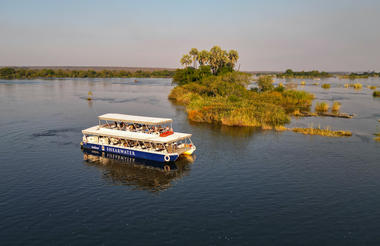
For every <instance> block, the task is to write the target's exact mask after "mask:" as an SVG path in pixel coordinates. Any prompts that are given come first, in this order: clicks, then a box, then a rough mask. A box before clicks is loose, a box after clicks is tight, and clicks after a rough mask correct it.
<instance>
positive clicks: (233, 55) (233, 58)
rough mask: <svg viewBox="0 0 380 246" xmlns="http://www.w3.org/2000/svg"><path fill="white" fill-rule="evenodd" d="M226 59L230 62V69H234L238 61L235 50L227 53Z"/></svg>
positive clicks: (237, 54)
mask: <svg viewBox="0 0 380 246" xmlns="http://www.w3.org/2000/svg"><path fill="white" fill-rule="evenodd" d="M228 58H229V60H230V63H231V66H232V68H234V67H235V64H236V62H237V60H238V59H239V53H238V52H237V51H236V50H230V51H229V52H228Z"/></svg>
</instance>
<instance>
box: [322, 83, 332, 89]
mask: <svg viewBox="0 0 380 246" xmlns="http://www.w3.org/2000/svg"><path fill="white" fill-rule="evenodd" d="M321 87H322V88H323V89H330V87H331V85H330V84H322V86H321Z"/></svg>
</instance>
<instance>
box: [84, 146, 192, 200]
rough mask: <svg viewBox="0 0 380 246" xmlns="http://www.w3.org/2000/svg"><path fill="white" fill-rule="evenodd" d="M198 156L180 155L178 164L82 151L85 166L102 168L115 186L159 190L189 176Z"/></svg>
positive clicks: (107, 179)
mask: <svg viewBox="0 0 380 246" xmlns="http://www.w3.org/2000/svg"><path fill="white" fill-rule="evenodd" d="M194 158H195V157H191V156H189V157H181V158H180V159H178V160H177V161H176V162H175V163H170V164H166V163H158V162H151V161H147V160H140V159H135V158H132V157H126V156H120V155H116V154H112V153H104V152H99V151H94V150H83V159H84V163H85V165H88V166H94V167H97V168H99V169H100V170H101V171H102V173H103V178H104V179H105V180H106V181H107V182H110V183H112V184H114V185H128V186H133V187H134V188H135V189H137V190H147V191H150V192H158V191H162V190H166V189H168V188H169V187H171V185H172V182H173V181H175V180H177V179H180V178H182V177H184V176H185V175H188V174H189V172H190V164H191V163H192V162H193V161H194Z"/></svg>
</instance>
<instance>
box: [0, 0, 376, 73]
mask: <svg viewBox="0 0 380 246" xmlns="http://www.w3.org/2000/svg"><path fill="white" fill-rule="evenodd" d="M379 12H380V1H379V0H361V1H358V0H329V1H327V0H287V1H285V0H266V1H264V0H262V1H256V0H250V1H248V0H228V1H224V0H215V1H214V0H194V1H192V0H187V1H184V0H143V1H136V0H135V1H128V0H107V1H105V0H104V1H98V0H65V1H63V0H62V1H55V0H46V1H41V0H34V1H30V0H24V1H22V0H9V1H8V0H0V66H127V67H166V68H175V67H180V64H179V60H180V58H181V56H182V55H183V54H185V53H187V52H188V51H189V50H190V48H193V47H195V48H198V49H199V50H202V49H210V48H211V47H212V46H214V45H219V46H221V47H222V48H223V49H227V50H229V49H236V50H237V51H238V52H239V55H240V59H239V64H240V70H244V71H283V70H285V69H287V68H291V69H293V70H312V69H317V70H324V71H368V70H376V71H380V59H379V57H380V31H379V30H380V27H379V25H380V14H379Z"/></svg>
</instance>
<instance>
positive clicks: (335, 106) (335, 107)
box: [331, 102, 342, 113]
mask: <svg viewBox="0 0 380 246" xmlns="http://www.w3.org/2000/svg"><path fill="white" fill-rule="evenodd" d="M341 105H342V104H341V103H340V102H333V105H332V107H331V111H332V112H333V113H338V112H339V110H340V106H341Z"/></svg>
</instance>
